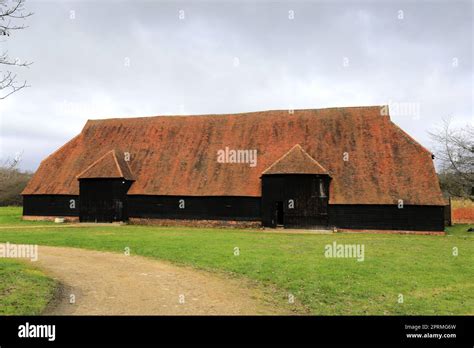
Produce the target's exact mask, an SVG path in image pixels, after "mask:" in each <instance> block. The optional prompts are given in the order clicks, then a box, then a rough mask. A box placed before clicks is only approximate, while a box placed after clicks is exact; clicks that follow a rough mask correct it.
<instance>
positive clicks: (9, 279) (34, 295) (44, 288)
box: [0, 259, 56, 315]
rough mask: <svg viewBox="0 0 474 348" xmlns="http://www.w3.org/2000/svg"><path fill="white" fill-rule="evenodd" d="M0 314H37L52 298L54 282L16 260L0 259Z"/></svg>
mask: <svg viewBox="0 0 474 348" xmlns="http://www.w3.org/2000/svg"><path fill="white" fill-rule="evenodd" d="M0 279H1V281H0V315H37V314H40V313H41V312H42V310H43V309H44V308H45V307H46V305H47V304H48V302H49V301H50V300H51V299H52V298H53V293H54V289H55V286H56V284H55V282H54V281H53V280H52V279H50V278H48V277H47V276H46V275H44V274H43V273H42V272H40V271H39V270H37V269H35V268H33V267H31V266H30V265H28V264H26V263H23V262H21V261H17V260H11V259H0Z"/></svg>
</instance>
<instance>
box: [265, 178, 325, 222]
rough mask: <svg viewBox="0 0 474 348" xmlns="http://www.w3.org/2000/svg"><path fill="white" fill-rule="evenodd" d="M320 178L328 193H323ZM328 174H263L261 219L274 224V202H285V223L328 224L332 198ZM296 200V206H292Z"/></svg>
mask: <svg viewBox="0 0 474 348" xmlns="http://www.w3.org/2000/svg"><path fill="white" fill-rule="evenodd" d="M319 180H322V181H323V185H324V191H325V192H324V193H325V197H321V192H320V186H319ZM328 185H329V177H328V176H327V175H322V176H319V175H293V174H292V175H289V174H282V175H264V176H262V223H263V225H264V226H270V227H274V226H275V225H276V221H275V216H274V215H275V205H276V204H277V202H282V203H283V225H284V226H285V227H325V226H327V223H328V215H327V203H328V199H329V189H328V187H329V186H328ZM289 200H293V202H294V207H293V208H290V207H289Z"/></svg>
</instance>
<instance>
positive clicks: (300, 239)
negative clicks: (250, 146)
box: [0, 208, 474, 315]
mask: <svg viewBox="0 0 474 348" xmlns="http://www.w3.org/2000/svg"><path fill="white" fill-rule="evenodd" d="M20 218H21V209H19V208H0V242H2V243H3V242H7V241H8V242H10V243H30V244H40V245H41V244H44V245H52V246H70V247H78V248H87V249H96V250H106V251H114V252H119V253H122V252H123V251H124V249H125V248H127V247H128V248H130V251H131V254H138V255H143V256H147V257H151V258H156V259H164V260H169V261H172V262H174V263H178V264H186V265H191V266H194V267H197V268H200V269H205V270H210V271H215V272H224V273H226V274H229V275H230V276H237V277H239V276H243V277H247V278H250V279H252V280H255V281H257V282H258V283H259V284H261V286H262V287H265V288H267V289H268V291H271V293H272V295H273V296H275V297H276V298H277V300H279V301H288V298H289V296H290V295H293V296H294V297H295V298H296V299H297V301H299V302H300V303H302V304H303V306H304V307H305V308H306V310H305V311H303V312H302V313H310V314H315V315H395V314H407V315H410V314H422V315H430V314H434V315H436V314H446V315H454V314H468V315H473V314H474V234H472V233H467V232H466V229H467V225H457V226H454V227H452V228H449V230H448V235H446V236H425V235H398V234H396V235H388V234H380V235H377V234H350V233H335V234H320V235H316V234H291V233H262V232H259V231H250V230H231V229H226V230H225V229H204V228H184V227H183V228H176V227H172V228H171V227H170V228H166V227H150V226H110V227H109V226H87V227H82V226H81V227H75V226H70V227H66V228H55V226H56V225H54V224H53V225H46V226H44V227H38V228H30V226H32V225H35V223H33V222H29V223H28V224H26V223H24V222H20V221H21V220H20ZM36 225H37V226H41V225H44V222H37V223H36ZM7 226H9V227H8V228H6V227H7ZM333 242H337V243H338V244H359V245H363V246H364V249H365V257H364V261H362V262H358V261H357V260H356V259H354V258H326V257H325V255H324V251H325V246H326V245H331V244H332V243H333ZM236 248H238V251H239V255H238V256H237V255H235V251H236V250H237V249H236ZM456 251H457V253H456ZM456 255H457V256H456ZM39 257H41V255H39ZM2 267H3V266H2ZM270 289H271V290H270ZM275 289H276V290H275ZM400 295H402V296H403V303H399V300H400V299H401V296H400Z"/></svg>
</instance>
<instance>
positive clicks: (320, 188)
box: [319, 179, 327, 198]
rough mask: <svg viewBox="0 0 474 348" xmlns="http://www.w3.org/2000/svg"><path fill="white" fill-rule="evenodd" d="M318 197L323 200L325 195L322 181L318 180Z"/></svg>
mask: <svg viewBox="0 0 474 348" xmlns="http://www.w3.org/2000/svg"><path fill="white" fill-rule="evenodd" d="M319 197H321V198H324V197H327V195H326V187H325V186H324V180H323V179H319Z"/></svg>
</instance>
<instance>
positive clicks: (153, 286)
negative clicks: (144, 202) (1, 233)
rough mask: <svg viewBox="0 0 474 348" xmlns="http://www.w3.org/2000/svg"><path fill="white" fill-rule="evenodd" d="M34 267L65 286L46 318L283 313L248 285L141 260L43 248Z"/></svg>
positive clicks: (114, 255) (192, 270) (96, 252)
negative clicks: (72, 298)
mask: <svg viewBox="0 0 474 348" xmlns="http://www.w3.org/2000/svg"><path fill="white" fill-rule="evenodd" d="M34 264H35V266H38V267H39V268H41V269H43V270H44V271H45V272H46V273H47V274H49V275H50V276H52V277H53V278H55V279H57V280H58V281H59V282H60V283H61V284H62V287H61V289H60V291H59V293H58V296H57V298H56V300H55V302H54V303H52V304H51V306H49V308H48V309H47V310H46V312H45V314H53V315H56V314H59V315H63V314H64V315H96V314H97V315H100V314H103V315H206V314H207V315H213V314H229V315H243V314H284V313H283V312H282V311H281V310H279V309H276V308H274V306H272V305H271V304H270V303H268V302H266V301H265V296H264V294H263V292H262V291H261V290H259V289H256V288H255V287H252V286H249V284H246V283H247V282H244V281H242V280H237V279H226V278H225V277H224V276H221V275H217V274H213V273H208V272H204V271H199V270H195V269H192V268H189V267H179V266H175V265H172V264H170V263H167V262H162V261H156V260H152V259H147V258H144V257H139V256H126V255H121V254H115V253H108V252H99V251H90V250H84V249H76V248H58V247H46V246H40V247H39V259H38V261H36V262H34ZM71 295H74V297H75V303H73V304H71V303H70V298H71Z"/></svg>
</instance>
